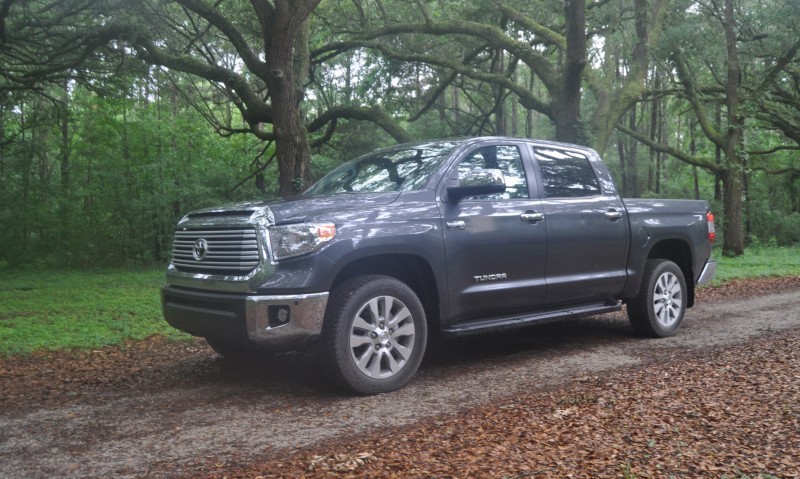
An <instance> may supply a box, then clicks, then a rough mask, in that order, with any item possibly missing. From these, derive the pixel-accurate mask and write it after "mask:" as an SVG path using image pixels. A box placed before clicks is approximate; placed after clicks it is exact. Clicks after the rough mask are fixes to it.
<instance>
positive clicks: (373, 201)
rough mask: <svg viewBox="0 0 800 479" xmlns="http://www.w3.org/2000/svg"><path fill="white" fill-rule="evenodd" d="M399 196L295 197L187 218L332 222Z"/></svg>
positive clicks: (238, 205)
mask: <svg viewBox="0 0 800 479" xmlns="http://www.w3.org/2000/svg"><path fill="white" fill-rule="evenodd" d="M398 196H400V193H397V192H391V193H344V194H339V195H332V196H318V197H311V196H296V197H293V198H288V199H284V200H270V201H251V202H244V203H236V204H232V205H226V206H222V207H212V208H204V209H201V210H197V211H193V212H191V213H189V214H188V215H186V219H199V218H220V217H227V218H230V217H240V218H251V219H255V218H260V219H262V221H263V220H266V222H267V223H268V224H282V223H283V224H286V223H302V222H304V221H314V220H331V219H332V218H331V216H333V215H336V214H341V213H342V212H344V211H347V210H363V209H364V208H369V207H372V206H381V205H387V204H389V203H392V202H393V201H394V200H396V199H397V197H398Z"/></svg>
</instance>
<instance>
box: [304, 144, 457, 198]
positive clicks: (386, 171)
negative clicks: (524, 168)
mask: <svg viewBox="0 0 800 479" xmlns="http://www.w3.org/2000/svg"><path fill="white" fill-rule="evenodd" d="M458 143H459V142H457V141H437V142H431V143H418V144H414V145H403V146H400V147H397V148H389V149H385V150H379V151H375V152H372V153H369V154H367V155H364V156H362V157H360V158H356V159H355V160H352V161H348V162H347V163H345V164H343V165H342V166H340V167H338V168H336V169H335V170H333V171H331V172H330V173H328V174H327V175H325V176H324V177H323V178H322V179H321V180H319V181H318V182H317V183H315V184H314V186H312V187H311V188H309V189H308V190H307V191H306V192H305V195H308V196H317V195H328V194H332V193H386V192H392V191H411V190H418V189H420V188H422V187H423V186H425V184H426V183H427V182H428V178H430V176H431V174H432V173H433V172H434V171H436V169H437V168H438V167H439V165H440V164H441V163H442V161H443V160H444V159H445V158H447V155H448V154H449V153H450V151H451V150H452V149H453V148H454V147H455V146H456V145H457V144H458Z"/></svg>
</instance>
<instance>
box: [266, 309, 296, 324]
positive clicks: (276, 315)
mask: <svg viewBox="0 0 800 479" xmlns="http://www.w3.org/2000/svg"><path fill="white" fill-rule="evenodd" d="M290 319H291V310H290V309H289V306H270V307H269V327H270V328H276V327H278V326H283V325H284V324H286V323H288V322H289V320H290Z"/></svg>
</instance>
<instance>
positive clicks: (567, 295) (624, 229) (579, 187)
mask: <svg viewBox="0 0 800 479" xmlns="http://www.w3.org/2000/svg"><path fill="white" fill-rule="evenodd" d="M535 157H536V163H537V170H538V173H539V177H540V179H541V188H542V192H543V195H542V207H543V208H544V213H545V221H544V223H545V225H546V228H547V241H548V254H547V266H546V275H547V285H548V286H547V303H548V304H549V305H557V304H563V303H575V302H579V301H594V300H599V299H605V298H610V297H613V296H615V295H616V294H617V293H618V292H619V291H620V290H621V289H622V287H623V285H624V283H625V277H626V262H627V253H628V237H629V235H628V218H627V217H626V211H625V207H624V205H623V204H622V200H621V199H620V198H619V196H618V195H617V194H616V191H615V190H614V187H613V183H611V179H610V178H603V177H602V176H603V175H600V176H599V175H598V170H597V168H596V167H595V165H593V162H596V161H599V159H598V158H595V157H592V156H590V155H589V154H587V153H585V152H584V151H581V150H570V149H568V148H563V149H561V148H557V147H550V146H547V147H539V148H535ZM601 173H604V170H603V171H602V172H601ZM598 176H599V177H598Z"/></svg>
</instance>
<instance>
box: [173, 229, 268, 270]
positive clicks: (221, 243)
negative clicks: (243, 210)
mask: <svg viewBox="0 0 800 479" xmlns="http://www.w3.org/2000/svg"><path fill="white" fill-rule="evenodd" d="M258 262H259V255H258V236H257V235H256V230H255V229H254V228H197V229H180V230H178V231H176V232H175V239H174V241H173V243H172V264H173V266H175V268H177V269H178V270H179V271H185V272H187V273H199V274H218V275H219V274H222V275H243V274H247V273H249V272H250V271H252V270H253V269H255V268H256V267H257V266H258Z"/></svg>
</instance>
